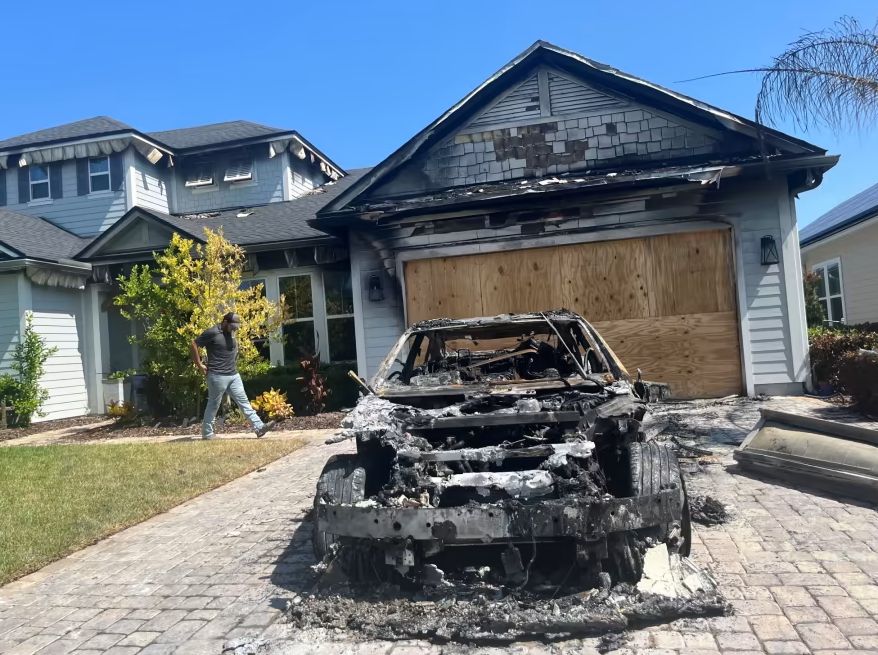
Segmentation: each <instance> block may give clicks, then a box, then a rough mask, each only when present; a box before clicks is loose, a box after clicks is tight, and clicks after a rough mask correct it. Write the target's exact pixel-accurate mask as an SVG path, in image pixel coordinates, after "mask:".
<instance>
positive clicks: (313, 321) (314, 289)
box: [275, 269, 326, 366]
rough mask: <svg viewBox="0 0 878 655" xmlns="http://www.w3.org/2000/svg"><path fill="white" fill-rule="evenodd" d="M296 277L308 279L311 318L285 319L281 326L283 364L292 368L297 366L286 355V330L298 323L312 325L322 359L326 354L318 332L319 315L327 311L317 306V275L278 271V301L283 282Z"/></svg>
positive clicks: (305, 272) (303, 272)
mask: <svg viewBox="0 0 878 655" xmlns="http://www.w3.org/2000/svg"><path fill="white" fill-rule="evenodd" d="M294 277H307V278H308V284H309V285H310V289H311V316H310V317H308V318H291V319H285V320H283V321H282V322H281V326H280V339H281V347H282V348H283V362H284V365H285V366H290V365H291V364H295V361H294V360H287V354H286V343H284V328H285V327H287V326H288V325H294V324H296V323H311V332H312V334H313V336H314V344H315V345H316V346H317V348H318V351H319V352H320V357H321V359H323V354H324V344H323V343H322V342H321V340H320V333H319V332H318V331H317V319H318V314H322V315H325V313H326V312H325V310H324V308H323V307H319V306H318V304H317V295H318V291H319V289H318V285H317V284H315V280H314V278H315V275H314V271H310V270H308V271H296V270H295V269H286V270H284V271H283V272H280V271H278V272H277V275H276V277H275V284H276V285H277V290H278V296H277V297H278V299H280V297H281V295H283V287H282V284H281V281H282V280H285V279H287V278H294Z"/></svg>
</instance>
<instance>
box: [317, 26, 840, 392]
mask: <svg viewBox="0 0 878 655" xmlns="http://www.w3.org/2000/svg"><path fill="white" fill-rule="evenodd" d="M836 161H837V157H834V156H829V155H827V154H826V152H825V150H823V149H822V148H819V147H817V146H814V145H812V144H810V143H807V142H805V141H802V140H800V139H797V138H794V137H792V136H789V135H786V134H783V133H781V132H778V131H776V130H772V129H770V128H767V127H764V126H760V125H757V124H756V123H754V122H752V121H749V120H747V119H744V118H741V117H739V116H736V115H734V114H731V113H729V112H726V111H724V110H722V109H718V108H716V107H712V106H710V105H707V104H705V103H703V102H700V101H697V100H694V99H692V98H689V97H687V96H684V95H681V94H679V93H676V92H674V91H670V90H668V89H665V88H663V87H660V86H658V85H656V84H654V83H651V82H648V81H645V80H642V79H639V78H637V77H634V76H632V75H630V74H627V73H624V72H622V71H619V70H617V69H614V68H612V67H611V66H607V65H604V64H600V63H598V62H595V61H592V60H589V59H586V58H585V57H582V56H581V55H578V54H576V53H573V52H570V51H566V50H563V49H561V48H558V47H556V46H553V45H551V44H548V43H545V42H537V43H536V44H534V45H533V46H532V47H531V48H529V49H528V50H526V51H525V52H523V53H522V54H521V55H519V56H518V57H516V58H515V59H513V60H512V61H511V62H509V64H507V65H506V66H504V67H503V68H502V69H500V70H499V71H498V72H497V73H495V74H494V75H493V76H491V77H490V78H488V79H487V80H486V81H485V82H484V83H483V84H482V85H480V86H479V87H478V88H476V89H475V90H473V91H472V92H471V93H470V94H469V95H467V96H466V97H465V98H463V99H462V100H460V101H459V102H458V103H457V104H455V105H454V106H453V107H451V108H450V109H449V110H447V111H446V112H445V113H444V114H442V115H441V116H440V117H439V118H437V119H436V120H435V121H434V122H433V123H431V124H430V125H428V126H427V127H426V128H424V129H423V130H421V131H420V132H419V133H418V134H416V135H415V136H414V137H413V138H412V139H411V140H409V141H408V142H407V143H405V144H403V145H402V146H401V147H400V148H399V149H398V150H396V151H395V152H394V153H393V154H392V155H390V156H389V157H388V158H387V159H386V160H384V161H383V162H381V163H380V164H378V165H377V166H376V167H374V168H373V169H371V170H369V171H365V172H363V171H361V172H359V173H358V174H359V177H358V179H356V180H355V181H354V182H353V183H352V184H350V185H349V186H347V187H346V188H345V189H344V190H343V191H341V192H340V193H339V194H337V195H336V196H335V198H334V199H333V200H332V201H331V202H329V203H328V205H327V206H326V207H324V208H323V209H322V210H321V211H319V212H318V214H317V218H316V219H315V220H313V221H312V224H313V226H315V227H318V228H320V229H322V230H324V231H328V232H330V233H333V234H335V235H338V236H339V237H341V238H345V239H347V240H348V243H349V248H350V253H351V272H352V280H353V285H354V289H353V302H354V309H355V315H356V338H357V354H358V368H359V373H360V374H361V375H363V376H364V377H371V376H372V375H374V374H375V373H376V372H377V371H378V368H379V366H380V364H381V360H382V358H383V357H384V355H385V354H386V352H387V351H388V349H389V348H390V347H391V345H392V344H393V343H394V342H395V341H396V339H397V338H398V337H399V335H400V334H402V332H403V331H404V330H405V329H406V328H407V327H408V326H409V325H412V324H414V323H417V322H419V321H423V320H428V319H431V318H435V317H449V318H466V317H472V316H492V315H498V314H504V313H515V312H534V311H541V310H544V309H546V308H548V307H567V308H569V309H571V310H573V311H576V312H578V313H580V314H582V315H583V316H587V317H588V319H589V320H590V321H591V322H592V324H593V325H594V326H595V328H597V329H598V330H599V331H600V333H601V334H602V335H603V337H604V339H605V340H606V342H607V343H608V344H609V345H610V346H611V347H612V349H613V350H614V351H615V352H616V353H617V354H618V357H619V359H620V360H621V361H622V362H623V363H624V364H625V365H626V366H627V367H628V369H629V370H631V371H633V370H635V369H638V368H640V369H642V370H643V371H644V373H645V374H646V375H647V376H648V377H649V378H650V379H654V380H661V381H662V382H665V383H667V384H668V385H669V389H670V393H671V395H672V396H674V397H678V398H687V397H689V398H691V397H709V396H724V395H728V394H731V393H739V392H747V393H757V392H766V393H773V394H784V393H795V392H799V391H801V389H802V386H803V384H805V383H807V381H808V367H807V358H806V336H805V321H804V306H803V300H802V294H801V263H800V257H799V252H798V240H797V237H796V233H797V232H796V217H795V197H796V195H797V194H798V193H801V192H803V191H807V190H808V189H811V188H813V187H815V186H817V185H818V184H819V183H820V181H821V179H822V175H823V173H824V172H825V171H826V170H827V169H828V168H830V167H832V166H833V165H834V164H835V162H836ZM765 236H771V237H772V238H773V239H774V241H775V243H776V244H777V249H778V261H777V262H776V263H775V262H772V263H766V264H763V262H762V258H761V250H760V243H761V239H762V238H763V237H765Z"/></svg>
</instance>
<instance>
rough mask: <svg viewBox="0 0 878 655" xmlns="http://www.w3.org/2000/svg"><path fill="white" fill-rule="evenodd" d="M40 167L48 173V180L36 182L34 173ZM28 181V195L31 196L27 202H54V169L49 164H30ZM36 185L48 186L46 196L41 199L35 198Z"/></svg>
mask: <svg viewBox="0 0 878 655" xmlns="http://www.w3.org/2000/svg"><path fill="white" fill-rule="evenodd" d="M37 167H39V168H41V169H43V170H45V171H46V179H45V180H37V181H36V182H34V180H33V177H32V173H33V172H34V170H36V168H37ZM27 181H28V187H27V190H28V195H29V196H30V197H29V198H28V199H27V202H39V203H44V202H51V200H52V167H51V166H49V165H48V164H30V165H29V166H28V167H27ZM35 184H45V185H46V195H45V196H41V197H39V198H34V185H35Z"/></svg>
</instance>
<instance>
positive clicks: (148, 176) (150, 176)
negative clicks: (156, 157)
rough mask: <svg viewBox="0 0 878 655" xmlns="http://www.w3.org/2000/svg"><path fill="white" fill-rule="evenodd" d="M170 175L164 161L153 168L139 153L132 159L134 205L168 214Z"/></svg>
mask: <svg viewBox="0 0 878 655" xmlns="http://www.w3.org/2000/svg"><path fill="white" fill-rule="evenodd" d="M169 178H170V174H169V172H168V168H167V166H166V165H165V161H164V159H162V161H161V162H159V166H153V165H152V164H150V163H149V162H148V161H147V160H146V158H145V157H143V156H142V155H141V154H140V153H137V154H136V155H135V159H134V194H135V195H134V204H135V205H139V206H140V207H144V208H146V209H154V210H156V211H160V212H163V213H166V214H167V213H168V212H169V210H170V205H169V201H168V191H169V189H168V179H169Z"/></svg>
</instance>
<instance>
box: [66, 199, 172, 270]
mask: <svg viewBox="0 0 878 655" xmlns="http://www.w3.org/2000/svg"><path fill="white" fill-rule="evenodd" d="M175 231H178V230H175V229H174V227H173V226H170V225H166V224H165V223H164V222H163V221H161V220H159V219H157V218H156V217H155V216H153V215H152V214H150V213H148V212H145V211H143V210H141V209H139V208H135V209H134V210H132V211H130V212H128V214H127V215H126V216H125V217H123V218H122V219H121V220H120V221H119V222H118V223H116V224H115V225H113V226H112V227H111V228H109V229H108V230H107V231H106V232H104V233H103V234H102V235H101V236H99V237H98V238H97V239H95V240H94V241H92V242H91V243H90V244H89V245H88V247H87V248H85V249H84V250H83V251H82V252H80V253H79V254H78V255H77V259H84V260H89V261H98V260H106V259H114V258H127V257H130V256H131V255H134V254H149V253H152V252H155V251H158V250H164V249H165V248H166V247H167V245H168V243H170V241H171V236H172V235H173V233H174V232H175Z"/></svg>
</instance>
